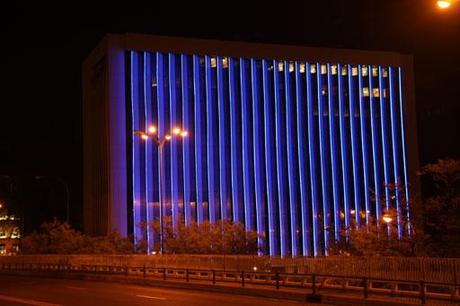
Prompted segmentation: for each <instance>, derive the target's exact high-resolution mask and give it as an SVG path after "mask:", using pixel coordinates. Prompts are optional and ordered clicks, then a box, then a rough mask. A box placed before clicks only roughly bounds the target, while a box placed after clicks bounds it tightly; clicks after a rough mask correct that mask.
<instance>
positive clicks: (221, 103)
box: [217, 57, 228, 220]
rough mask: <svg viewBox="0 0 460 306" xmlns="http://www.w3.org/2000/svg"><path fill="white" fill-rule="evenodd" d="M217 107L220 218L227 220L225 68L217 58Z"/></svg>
mask: <svg viewBox="0 0 460 306" xmlns="http://www.w3.org/2000/svg"><path fill="white" fill-rule="evenodd" d="M217 101H218V102H217V105H218V111H219V151H220V154H219V166H220V171H219V178H220V180H219V183H220V214H221V215H220V218H221V220H227V219H228V215H227V150H226V145H225V141H226V138H227V135H226V134H225V129H226V124H225V121H226V119H225V118H226V115H227V114H226V111H225V104H226V103H227V102H226V100H225V93H224V81H223V68H222V58H221V57H217Z"/></svg>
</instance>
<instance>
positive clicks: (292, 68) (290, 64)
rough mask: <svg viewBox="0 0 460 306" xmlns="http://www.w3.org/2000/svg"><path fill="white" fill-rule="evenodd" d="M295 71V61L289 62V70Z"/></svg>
mask: <svg viewBox="0 0 460 306" xmlns="http://www.w3.org/2000/svg"><path fill="white" fill-rule="evenodd" d="M293 71H294V63H293V62H289V72H293Z"/></svg>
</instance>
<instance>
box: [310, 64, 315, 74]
mask: <svg viewBox="0 0 460 306" xmlns="http://www.w3.org/2000/svg"><path fill="white" fill-rule="evenodd" d="M310 73H316V65H311V66H310Z"/></svg>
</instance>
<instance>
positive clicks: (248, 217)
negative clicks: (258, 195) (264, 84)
mask: <svg viewBox="0 0 460 306" xmlns="http://www.w3.org/2000/svg"><path fill="white" fill-rule="evenodd" d="M240 81H241V124H242V135H241V136H242V144H243V145H242V147H243V185H244V188H243V189H244V214H245V223H246V229H247V230H253V229H254V225H253V215H254V210H253V203H254V202H253V199H252V194H253V189H252V183H251V171H250V165H249V162H250V159H251V154H250V152H249V149H250V143H249V138H250V137H251V134H250V121H249V111H250V105H249V99H248V92H247V87H248V83H247V73H246V62H245V60H244V59H240Z"/></svg>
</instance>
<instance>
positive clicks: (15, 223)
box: [0, 200, 21, 256]
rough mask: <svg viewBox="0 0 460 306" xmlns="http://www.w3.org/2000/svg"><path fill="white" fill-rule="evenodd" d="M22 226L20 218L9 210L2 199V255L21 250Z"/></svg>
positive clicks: (0, 219) (0, 205)
mask: <svg viewBox="0 0 460 306" xmlns="http://www.w3.org/2000/svg"><path fill="white" fill-rule="evenodd" d="M20 227H21V224H20V220H19V218H17V217H16V216H15V215H14V214H12V213H11V212H9V211H8V208H7V205H6V204H5V202H4V201H2V200H0V256H2V255H15V254H17V253H18V252H19V241H20V239H21V230H20Z"/></svg>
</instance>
